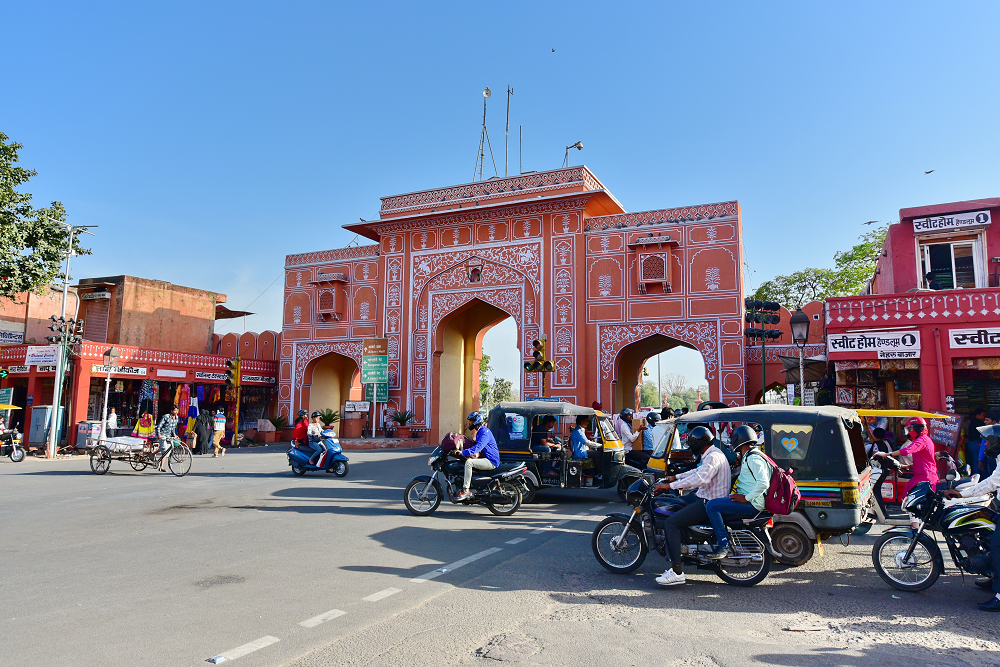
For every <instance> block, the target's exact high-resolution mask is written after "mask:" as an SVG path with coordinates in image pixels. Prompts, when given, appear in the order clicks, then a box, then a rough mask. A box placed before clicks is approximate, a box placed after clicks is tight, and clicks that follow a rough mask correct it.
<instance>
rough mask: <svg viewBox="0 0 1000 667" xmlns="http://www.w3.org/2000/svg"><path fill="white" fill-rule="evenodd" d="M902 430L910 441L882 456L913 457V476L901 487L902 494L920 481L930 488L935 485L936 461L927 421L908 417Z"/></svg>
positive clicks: (936, 475)
mask: <svg viewBox="0 0 1000 667" xmlns="http://www.w3.org/2000/svg"><path fill="white" fill-rule="evenodd" d="M903 430H904V431H906V434H907V435H908V436H909V438H910V440H911V442H910V444H908V445H905V446H904V447H903V448H902V449H899V450H897V451H895V452H889V453H888V454H883V455H882V456H894V457H896V458H899V457H900V456H912V457H913V478H912V479H910V481H909V482H907V484H906V487H905V488H904V489H903V496H904V497H905V496H906V494H908V493H909V492H910V489H912V488H913V487H915V486H916V485H917V484H919V483H920V482H929V483H930V485H931V488H932V489H934V488H936V487H937V483H938V472H937V462H936V461H935V460H934V441H932V440H931V438H930V436H929V435H927V422H926V421H924V418H923V417H910V418H909V419H907V420H906V423H905V424H904V425H903Z"/></svg>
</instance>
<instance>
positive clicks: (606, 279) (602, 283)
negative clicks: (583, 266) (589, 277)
mask: <svg viewBox="0 0 1000 667" xmlns="http://www.w3.org/2000/svg"><path fill="white" fill-rule="evenodd" d="M597 287H598V289H599V290H600V293H601V296H611V276H610V275H608V274H607V273H605V274H603V275H602V276H601V277H600V278H599V279H598V281H597Z"/></svg>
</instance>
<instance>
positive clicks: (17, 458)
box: [0, 429, 25, 463]
mask: <svg viewBox="0 0 1000 667" xmlns="http://www.w3.org/2000/svg"><path fill="white" fill-rule="evenodd" d="M0 445H8V446H9V447H10V451H9V452H7V456H9V457H10V460H11V461H13V462H14V463H20V462H21V461H23V460H24V454H25V452H24V447H22V446H21V434H20V433H19V432H18V431H17V430H16V429H15V430H11V431H7V432H6V433H3V434H0Z"/></svg>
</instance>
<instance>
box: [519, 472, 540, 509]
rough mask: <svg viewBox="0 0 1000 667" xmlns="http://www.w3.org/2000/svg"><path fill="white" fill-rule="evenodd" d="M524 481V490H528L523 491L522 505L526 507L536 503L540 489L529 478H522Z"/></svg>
mask: <svg viewBox="0 0 1000 667" xmlns="http://www.w3.org/2000/svg"><path fill="white" fill-rule="evenodd" d="M522 480H523V482H524V488H525V489H527V491H523V492H522V493H521V503H522V504H525V505H526V504H528V503H530V502H532V501H534V499H535V494H536V493H538V487H537V486H535V483H534V482H532V481H531V480H530V479H529V478H527V477H524V478H522Z"/></svg>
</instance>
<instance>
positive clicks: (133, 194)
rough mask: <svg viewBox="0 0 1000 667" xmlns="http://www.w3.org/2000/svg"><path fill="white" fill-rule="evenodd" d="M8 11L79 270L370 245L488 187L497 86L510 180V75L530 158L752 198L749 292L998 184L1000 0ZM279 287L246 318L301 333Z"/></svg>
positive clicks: (14, 101) (2, 122)
mask: <svg viewBox="0 0 1000 667" xmlns="http://www.w3.org/2000/svg"><path fill="white" fill-rule="evenodd" d="M3 16H4V24H5V30H4V39H3V40H2V46H0V49H2V53H3V62H4V69H5V72H4V74H5V86H4V100H3V104H2V105H0V131H3V132H4V133H6V134H7V135H9V136H10V137H11V138H13V139H14V140H16V141H19V142H21V143H23V144H24V145H25V148H24V150H23V151H22V154H21V156H22V164H23V165H25V166H28V167H32V168H34V169H37V170H38V172H39V175H38V176H37V177H36V178H35V179H33V180H32V181H31V183H30V184H29V187H28V191H30V192H32V193H33V194H34V195H35V199H36V203H37V204H44V203H47V202H49V201H51V200H54V199H58V200H61V201H62V202H63V203H64V204H65V205H66V208H67V209H68V211H69V216H70V220H71V221H73V222H75V223H77V224H96V225H100V228H99V229H98V230H96V231H97V232H98V237H97V238H96V239H91V242H92V247H93V249H94V255H93V256H92V257H87V258H82V259H80V260H78V261H77V263H76V265H75V268H74V270H73V274H74V277H75V278H79V277H85V276H93V275H106V274H118V273H130V274H135V275H140V276H144V277H149V278H157V279H162V280H169V281H172V282H175V283H178V284H182V285H189V286H193V287H201V288H204V289H210V290H215V291H219V292H223V293H226V294H228V295H229V305H230V307H233V308H244V307H246V306H247V305H248V304H250V302H251V301H253V300H254V299H255V297H258V295H259V294H260V293H261V292H262V291H264V290H265V288H266V287H267V286H268V285H269V284H270V283H271V282H272V281H273V280H274V279H275V278H276V277H278V276H279V275H280V274H281V271H282V269H281V267H282V264H283V258H284V255H285V254H287V253H292V252H301V251H306V250H313V249H323V248H331V247H339V246H342V245H344V244H346V243H347V242H348V241H350V240H351V235H350V234H348V233H346V232H344V231H343V230H341V229H340V225H342V224H345V223H350V222H355V221H357V220H358V218H359V217H364V218H373V217H375V216H376V215H377V211H378V206H379V200H378V198H379V197H380V196H384V195H389V194H396V193H400V192H408V191H413V190H419V189H424V188H431V187H438V186H444V185H449V184H455V183H463V182H467V181H469V180H470V179H471V176H472V170H473V164H474V162H475V153H476V148H477V145H478V139H479V127H480V122H481V112H482V106H481V105H482V97H481V93H480V91H481V90H482V89H483V87H485V86H487V85H488V86H489V87H490V88H492V89H493V91H494V93H495V95H494V96H493V98H492V99H491V106H490V130H491V137H492V139H493V147H494V150H495V152H496V154H497V158H498V164H499V166H500V170H501V173H502V170H503V165H502V144H503V113H504V91H505V90H506V87H507V85H511V86H513V87H514V91H515V94H514V97H513V100H512V107H511V124H512V126H513V128H514V130H513V131H512V142H511V144H512V147H511V164H512V165H513V167H514V169H513V171H516V169H517V166H516V165H517V160H518V154H517V150H516V146H517V135H516V128H517V126H518V125H523V126H524V168H525V169H526V170H530V169H538V170H542V169H550V168H555V167H558V166H559V165H560V162H561V160H562V153H563V147H564V146H566V145H567V144H571V143H573V142H575V141H577V140H580V141H583V143H584V146H585V149H584V150H583V151H582V152H576V151H574V153H573V155H571V160H573V161H574V162H575V163H585V164H587V165H588V166H589V167H590V168H591V169H592V170H593V171H594V172H595V173H596V174H597V175H598V176H599V177H600V178H601V179H602V180H603V182H604V183H605V184H606V185H607V186H608V187H609V188H610V189H611V190H612V191H613V192H614V193H615V195H616V196H617V197H618V199H619V200H620V201H621V202H622V203H623V204H624V205H625V206H626V207H627V208H628V209H629V210H633V211H638V210H645V209H652V208H658V207H664V206H676V205H687V204H698V203H707V202H715V201H723V200H729V199H738V200H739V201H740V202H741V204H742V207H743V224H744V235H745V246H746V257H745V259H746V262H747V264H748V265H749V270H750V271H749V272H748V277H749V279H750V280H751V282H752V284H759V283H760V282H761V281H763V280H766V279H768V278H770V277H771V276H772V275H774V274H775V273H783V272H788V271H793V270H796V269H800V268H803V267H805V266H819V265H829V264H830V263H831V258H832V254H833V251H834V250H836V249H841V248H846V247H849V246H850V245H851V244H852V243H853V241H854V240H855V239H856V237H857V236H858V234H860V233H861V232H862V231H863V230H864V229H867V228H864V227H862V226H861V223H862V222H864V221H867V220H880V221H891V220H895V219H896V217H897V214H898V210H899V209H900V208H901V207H908V206H916V205H921V204H931V203H939V202H947V201H956V200H962V199H969V198H976V197H986V196H996V195H998V194H1000V186H998V185H997V183H998V179H997V177H998V175H1000V174H998V172H1000V167H998V166H997V162H996V160H995V157H994V156H996V155H997V154H998V148H1000V146H998V143H1000V138H998V134H997V132H996V127H997V108H998V99H997V97H998V95H1000V93H998V88H997V86H996V85H995V83H996V81H997V63H998V60H1000V59H998V57H997V53H996V50H997V47H996V34H995V26H996V25H997V24H998V19H1000V5H997V4H996V3H965V2H962V3H940V2H939V3H920V2H907V3H891V2H883V3H849V2H841V3H828V4H820V3H776V2H773V3H746V2H740V3H711V4H708V3H684V4H682V3H663V2H659V3H632V2H621V3H612V4H608V3H588V2H577V3H573V4H571V5H567V4H565V3H538V2H532V3H516V2H509V3H504V4H501V5H496V4H485V3H468V2H465V3H433V2H425V3H398V4H392V3H340V4H339V5H338V4H332V3H308V2H283V3H253V2H238V3H237V2H231V3H214V2H197V3H185V2H172V3H169V4H167V3H161V4H160V5H159V6H154V5H153V4H152V3H101V2H88V3H59V2H43V1H34V2H30V3H16V4H12V3H9V4H8V6H5V8H4V11H3ZM552 49H555V52H553V51H552ZM488 164H490V163H489V162H488ZM930 169H934V170H936V171H935V172H934V173H933V174H930V175H926V176H925V175H924V171H926V170H930ZM487 172H488V173H487V174H486V175H487V176H490V175H492V167H491V166H490V167H488V168H487ZM280 287H281V285H280V282H279V283H277V284H275V285H274V286H273V287H271V288H270V290H268V291H267V292H266V293H265V294H264V295H263V296H262V297H260V298H259V299H258V300H257V301H256V302H254V303H253V304H252V305H251V306H250V310H253V311H255V312H257V313H259V315H257V316H254V317H252V318H248V321H247V327H248V328H249V329H250V330H257V331H259V330H262V329H266V328H273V329H278V328H279V327H280V314H279V313H280V303H281V298H280V295H281V291H280ZM507 328H508V329H511V327H507ZM220 329H221V330H224V331H225V330H230V329H236V330H240V331H241V330H242V322H234V323H231V324H229V325H220ZM494 339H500V340H494ZM512 341H513V334H512V332H511V331H508V332H507V333H504V328H502V327H498V331H497V332H496V334H494V335H493V336H491V337H490V342H489V344H488V351H492V352H493V354H494V357H496V358H497V359H498V360H499V362H500V363H498V364H497V365H498V366H499V367H500V368H508V369H512V370H510V371H509V372H507V373H505V374H506V375H508V377H510V376H511V375H513V372H514V370H513V369H515V368H516V363H517V361H516V359H515V358H514V355H513V354H512V353H511V350H510V348H511V346H512ZM490 347H492V348H493V349H492V350H491V349H489V348H490ZM698 365H699V364H698V363H697V360H695V362H693V363H692V362H691V361H690V360H687V361H681V360H677V363H676V366H677V368H676V370H679V371H681V372H684V373H685V375H687V376H688V377H691V378H694V376H697V374H698V372H699V369H698Z"/></svg>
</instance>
